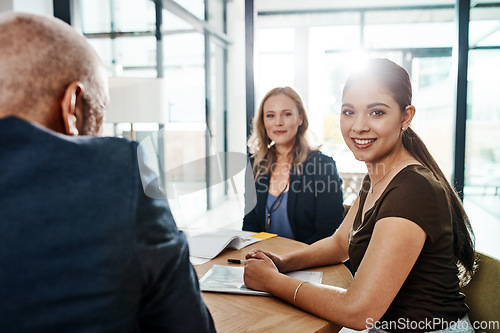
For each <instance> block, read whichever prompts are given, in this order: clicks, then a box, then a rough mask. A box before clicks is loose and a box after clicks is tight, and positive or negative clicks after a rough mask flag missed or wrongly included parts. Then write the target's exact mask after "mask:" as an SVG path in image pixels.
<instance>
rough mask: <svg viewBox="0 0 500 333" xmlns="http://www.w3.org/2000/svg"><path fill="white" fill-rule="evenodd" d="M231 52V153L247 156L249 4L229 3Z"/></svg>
mask: <svg viewBox="0 0 500 333" xmlns="http://www.w3.org/2000/svg"><path fill="white" fill-rule="evenodd" d="M227 17H228V22H227V34H228V35H229V37H230V38H231V40H232V42H233V43H232V44H231V45H230V46H229V51H228V62H227V70H228V117H227V118H228V127H227V136H228V149H229V151H233V152H242V153H245V152H246V90H245V2H244V1H239V0H238V1H230V2H228V3H227Z"/></svg>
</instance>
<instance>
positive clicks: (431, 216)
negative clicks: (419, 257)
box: [376, 166, 449, 243]
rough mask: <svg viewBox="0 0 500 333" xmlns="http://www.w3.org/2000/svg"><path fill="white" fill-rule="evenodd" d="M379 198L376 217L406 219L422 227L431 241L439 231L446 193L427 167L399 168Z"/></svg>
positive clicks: (435, 238)
mask: <svg viewBox="0 0 500 333" xmlns="http://www.w3.org/2000/svg"><path fill="white" fill-rule="evenodd" d="M379 200H380V202H381V204H380V206H379V207H378V212H377V214H376V216H377V217H378V220H380V219H382V218H386V217H401V218H405V219H407V220H410V221H412V222H414V223H416V224H417V225H419V226H420V227H421V228H422V229H423V230H424V231H425V233H426V234H427V238H428V240H430V241H431V243H434V242H435V241H436V240H437V238H438V237H439V236H440V235H441V234H442V231H443V230H442V228H443V224H442V221H443V219H444V218H445V216H444V215H448V214H449V211H447V209H448V208H447V207H448V205H447V200H446V194H445V192H444V189H443V187H442V186H441V183H440V182H439V181H438V180H437V179H436V178H435V177H434V175H433V174H432V173H431V171H429V170H428V169H426V168H424V167H421V166H410V167H407V168H406V169H403V170H402V171H401V172H400V173H398V174H397V175H396V176H395V177H394V179H393V180H392V181H391V183H390V184H389V185H388V188H387V189H386V190H385V191H384V193H383V194H382V197H381V198H380V199H379ZM443 200H444V202H443ZM443 206H444V207H443ZM443 209H444V211H443ZM448 216H449V215H448Z"/></svg>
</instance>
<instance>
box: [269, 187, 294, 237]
mask: <svg viewBox="0 0 500 333" xmlns="http://www.w3.org/2000/svg"><path fill="white" fill-rule="evenodd" d="M288 184H289V182H288V183H287V184H286V186H285V188H284V189H283V191H281V192H280V194H279V195H278V197H277V198H276V199H274V202H273V203H272V204H271V206H270V207H267V220H266V230H269V228H270V227H271V214H272V213H273V212H274V211H276V209H278V207H279V206H280V204H281V201H283V196H284V195H285V191H286V189H287V188H288Z"/></svg>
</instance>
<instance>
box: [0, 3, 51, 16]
mask: <svg viewBox="0 0 500 333" xmlns="http://www.w3.org/2000/svg"><path fill="white" fill-rule="evenodd" d="M7 11H15V12H26V13H33V14H39V15H46V16H53V15H54V7H53V3H52V0H0V12H7Z"/></svg>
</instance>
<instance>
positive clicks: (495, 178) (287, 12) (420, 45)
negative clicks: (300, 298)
mask: <svg viewBox="0 0 500 333" xmlns="http://www.w3.org/2000/svg"><path fill="white" fill-rule="evenodd" d="M355 3H356V2H353V3H352V4H350V5H351V6H355ZM377 4H379V5H380V7H377V5H375V4H374V5H373V6H372V7H371V8H352V7H351V8H340V7H339V5H337V6H336V7H335V8H322V9H314V7H311V8H308V9H286V8H285V7H286V6H285V5H283V7H279V8H278V6H276V8H278V9H276V10H272V9H269V8H270V7H272V6H271V5H270V4H269V3H267V2H266V3H264V2H263V1H257V2H256V11H257V17H256V20H255V43H256V46H255V49H256V52H255V58H256V59H255V71H256V75H255V78H256V79H255V81H256V82H255V89H256V93H255V95H256V103H259V101H260V99H261V98H262V96H263V95H264V94H265V93H266V92H267V91H268V90H269V89H270V88H272V87H274V86H278V85H290V86H293V87H295V88H297V89H298V90H299V91H300V93H301V94H302V97H303V99H304V102H305V103H306V108H307V110H308V114H309V122H310V128H311V130H312V132H313V134H314V135H315V137H316V138H317V139H318V142H319V143H321V144H322V145H323V146H322V150H323V151H325V152H326V153H327V154H330V155H331V156H333V158H334V159H335V160H336V162H337V167H338V169H339V172H340V173H341V177H342V178H343V180H344V182H345V186H344V191H345V193H344V194H345V195H344V200H345V201H346V203H347V204H350V203H352V201H353V200H354V198H355V196H356V194H357V191H358V186H359V181H360V179H361V177H362V175H363V174H364V173H365V172H366V168H365V166H364V164H363V163H360V162H359V161H357V160H355V159H354V158H353V157H352V154H351V152H350V151H349V150H348V148H347V147H346V145H345V143H344V141H343V139H342V136H341V134H340V128H339V119H340V106H341V94H342V89H343V84H344V82H345V79H346V78H347V75H348V73H349V72H350V71H351V69H353V68H356V66H358V65H359V64H360V62H362V61H363V60H364V59H367V58H372V57H385V58H389V59H391V60H393V61H395V62H396V63H398V64H400V65H402V66H403V67H404V68H406V70H407V71H408V72H409V73H410V75H411V78H412V85H413V104H414V105H415V106H416V109H417V113H416V116H415V119H414V121H413V123H412V126H413V128H414V129H415V131H416V132H417V133H418V134H419V135H420V136H421V137H422V139H423V140H424V142H425V143H426V145H427V146H428V148H429V150H430V151H431V153H432V154H433V156H434V157H435V158H436V160H437V162H438V163H439V165H440V167H441V168H442V170H443V172H444V173H445V175H446V176H447V177H448V179H450V180H451V179H452V173H453V167H454V160H455V157H454V149H455V141H454V140H455V117H456V116H455V103H456V96H455V94H456V81H455V80H456V77H455V75H456V74H455V73H456V70H455V69H454V66H456V64H455V63H454V59H453V58H452V50H453V47H454V44H455V41H456V36H457V32H456V22H455V6H454V3H453V2H450V1H448V2H447V3H445V4H438V3H436V4H435V5H418V4H415V5H411V6H408V7H407V8H404V5H401V6H399V5H398V6H397V7H390V6H383V5H382V2H377ZM323 5H324V4H323ZM259 6H261V7H263V8H265V10H259ZM473 6H474V7H473V8H471V11H470V33H469V35H470V38H469V44H470V51H469V64H468V113H467V132H466V162H465V190H464V194H465V196H464V204H465V207H466V210H467V212H468V214H469V217H470V219H471V222H472V224H473V227H474V229H475V232H476V239H477V248H478V250H480V251H484V252H486V253H489V254H492V255H494V256H496V257H500V247H499V246H498V245H497V243H498V242H497V240H496V238H497V237H498V235H499V234H500V208H499V207H500V165H499V164H500V143H499V142H500V140H496V137H497V136H498V135H500V132H499V130H498V128H499V122H500V110H499V108H500V94H499V92H500V72H499V71H500V3H491V2H488V4H481V1H476V2H475V4H474V5H473ZM332 7H334V6H333V5H332Z"/></svg>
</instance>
